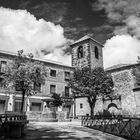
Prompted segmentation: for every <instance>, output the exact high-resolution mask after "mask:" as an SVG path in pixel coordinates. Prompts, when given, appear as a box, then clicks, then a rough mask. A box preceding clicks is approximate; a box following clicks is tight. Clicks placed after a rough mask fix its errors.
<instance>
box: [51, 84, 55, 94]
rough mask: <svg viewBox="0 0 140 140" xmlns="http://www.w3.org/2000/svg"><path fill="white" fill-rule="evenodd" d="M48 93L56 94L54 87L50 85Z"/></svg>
mask: <svg viewBox="0 0 140 140" xmlns="http://www.w3.org/2000/svg"><path fill="white" fill-rule="evenodd" d="M50 93H56V85H50Z"/></svg>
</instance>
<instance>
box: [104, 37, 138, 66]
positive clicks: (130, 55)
mask: <svg viewBox="0 0 140 140" xmlns="http://www.w3.org/2000/svg"><path fill="white" fill-rule="evenodd" d="M104 46H105V47H104V50H103V56H104V67H105V68H107V67H110V66H113V65H117V64H133V63H136V62H137V56H139V55H140V41H139V40H138V39H137V38H136V37H132V36H130V35H117V36H114V37H112V38H111V39H109V40H107V41H106V43H105V45H104Z"/></svg>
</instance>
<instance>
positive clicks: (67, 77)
mask: <svg viewBox="0 0 140 140" xmlns="http://www.w3.org/2000/svg"><path fill="white" fill-rule="evenodd" d="M69 80H70V72H68V71H65V81H69Z"/></svg>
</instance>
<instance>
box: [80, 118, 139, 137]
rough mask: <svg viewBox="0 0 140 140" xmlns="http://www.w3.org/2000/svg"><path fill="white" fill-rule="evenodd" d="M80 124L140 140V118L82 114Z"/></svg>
mask: <svg viewBox="0 0 140 140" xmlns="http://www.w3.org/2000/svg"><path fill="white" fill-rule="evenodd" d="M81 123H82V125H83V126H86V127H90V128H94V129H97V130H100V131H103V132H107V133H111V134H114V135H117V136H120V137H124V138H129V139H130V140H133V139H134V140H140V118H130V117H122V116H82V122H81Z"/></svg>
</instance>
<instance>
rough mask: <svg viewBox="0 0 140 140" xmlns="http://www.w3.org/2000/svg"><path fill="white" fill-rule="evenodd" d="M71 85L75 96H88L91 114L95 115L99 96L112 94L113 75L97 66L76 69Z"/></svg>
mask: <svg viewBox="0 0 140 140" xmlns="http://www.w3.org/2000/svg"><path fill="white" fill-rule="evenodd" d="M69 86H70V88H71V89H72V91H73V94H74V96H85V97H87V99H88V103H89V106H90V109H91V115H93V114H94V107H95V102H96V99H97V97H98V96H103V97H104V96H109V95H111V93H112V91H113V86H114V84H113V80H112V76H111V75H110V74H108V73H106V72H105V71H104V70H103V68H100V67H97V68H95V69H93V70H92V69H90V68H88V67H85V68H82V69H75V71H74V73H73V76H72V78H71V79H70V81H69Z"/></svg>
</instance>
